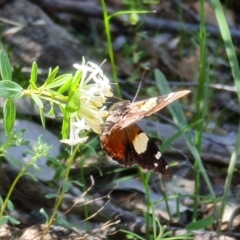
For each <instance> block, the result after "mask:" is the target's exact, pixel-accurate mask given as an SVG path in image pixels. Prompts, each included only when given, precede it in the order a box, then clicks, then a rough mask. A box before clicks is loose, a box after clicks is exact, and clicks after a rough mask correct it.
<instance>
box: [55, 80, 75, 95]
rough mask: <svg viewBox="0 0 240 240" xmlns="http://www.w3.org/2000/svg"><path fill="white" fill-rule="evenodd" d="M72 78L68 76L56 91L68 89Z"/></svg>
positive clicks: (61, 91)
mask: <svg viewBox="0 0 240 240" xmlns="http://www.w3.org/2000/svg"><path fill="white" fill-rule="evenodd" d="M72 80H73V78H72V77H71V78H69V79H68V80H67V81H66V82H65V83H64V84H63V85H62V86H61V87H60V88H59V89H58V90H57V91H58V92H59V93H64V92H65V91H67V90H69V88H70V86H71V84H72Z"/></svg>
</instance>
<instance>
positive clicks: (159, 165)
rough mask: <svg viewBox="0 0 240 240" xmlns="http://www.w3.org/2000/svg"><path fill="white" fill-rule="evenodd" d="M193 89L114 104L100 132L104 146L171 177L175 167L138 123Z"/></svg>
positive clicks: (126, 160)
mask: <svg viewBox="0 0 240 240" xmlns="http://www.w3.org/2000/svg"><path fill="white" fill-rule="evenodd" d="M189 92H190V91H189V90H183V91H178V92H172V93H169V94H166V95H163V96H159V97H154V98H150V99H147V100H143V101H138V102H133V103H132V102H130V101H128V100H127V101H122V102H119V103H116V104H114V105H113V106H112V107H111V108H110V110H109V113H108V116H107V119H106V121H105V123H104V125H103V131H102V134H101V136H100V142H101V146H102V149H103V150H104V151H105V152H106V153H107V154H108V155H109V156H111V157H112V158H113V160H116V161H117V162H119V164H121V165H124V166H125V167H127V166H132V165H138V166H140V167H142V168H145V169H148V170H152V171H154V172H156V173H160V174H162V177H163V178H164V179H170V178H171V176H172V173H171V170H170V169H169V167H168V164H167V162H166V160H165V159H164V157H163V156H162V154H161V152H160V151H159V149H158V147H157V145H156V144H155V142H154V141H153V140H152V139H150V138H149V137H148V136H147V134H146V133H145V132H143V131H142V130H141V128H140V127H139V126H138V125H137V124H136V122H138V121H139V120H141V119H142V118H144V117H147V116H150V115H152V114H153V113H155V112H157V111H159V110H160V109H162V108H164V107H165V106H166V105H168V104H170V103H171V102H173V101H175V100H177V99H179V98H181V97H183V96H185V95H186V94H188V93H189Z"/></svg>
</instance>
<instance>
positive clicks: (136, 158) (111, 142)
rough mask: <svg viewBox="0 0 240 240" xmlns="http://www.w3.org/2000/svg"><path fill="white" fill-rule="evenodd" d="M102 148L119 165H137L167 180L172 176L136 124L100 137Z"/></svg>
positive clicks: (160, 156)
mask: <svg viewBox="0 0 240 240" xmlns="http://www.w3.org/2000/svg"><path fill="white" fill-rule="evenodd" d="M100 141H101V145H102V148H103V150H104V151H105V152H107V154H108V155H109V156H111V157H112V158H113V159H114V160H116V161H118V162H119V163H120V164H121V165H124V166H132V165H135V164H137V165H139V166H140V167H142V168H145V169H148V170H152V171H154V172H156V173H161V174H162V175H163V178H165V179H169V178H171V176H172V174H171V171H170V169H169V167H168V165H167V162H166V161H165V159H164V158H163V157H162V155H161V153H160V151H159V149H158V147H157V146H156V144H155V143H154V141H153V140H151V139H150V138H149V137H148V136H147V135H146V133H144V132H143V131H142V130H141V129H140V128H139V127H138V126H137V125H136V124H132V125H131V126H128V127H126V128H124V129H114V130H112V131H110V132H109V133H108V134H106V135H101V137H100Z"/></svg>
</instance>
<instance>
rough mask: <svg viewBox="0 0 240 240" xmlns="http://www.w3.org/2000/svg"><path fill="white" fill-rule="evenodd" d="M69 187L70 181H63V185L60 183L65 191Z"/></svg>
mask: <svg viewBox="0 0 240 240" xmlns="http://www.w3.org/2000/svg"><path fill="white" fill-rule="evenodd" d="M69 187H70V183H69V182H68V181H63V185H62V188H63V191H64V192H67V191H68V190H69Z"/></svg>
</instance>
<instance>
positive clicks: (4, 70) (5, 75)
mask: <svg viewBox="0 0 240 240" xmlns="http://www.w3.org/2000/svg"><path fill="white" fill-rule="evenodd" d="M0 73H1V76H2V79H3V80H12V67H11V64H10V61H9V59H8V56H7V54H6V53H5V52H4V51H3V50H0Z"/></svg>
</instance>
